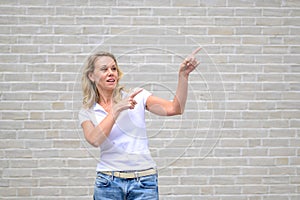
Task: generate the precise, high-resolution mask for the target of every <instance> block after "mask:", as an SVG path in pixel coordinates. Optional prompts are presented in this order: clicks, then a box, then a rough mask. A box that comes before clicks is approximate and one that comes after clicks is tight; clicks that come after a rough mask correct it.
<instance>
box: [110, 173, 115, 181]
mask: <svg viewBox="0 0 300 200" xmlns="http://www.w3.org/2000/svg"><path fill="white" fill-rule="evenodd" d="M114 178H115V172H114V171H112V172H111V180H112V181H113V180H114Z"/></svg>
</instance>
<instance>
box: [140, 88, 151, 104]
mask: <svg viewBox="0 0 300 200" xmlns="http://www.w3.org/2000/svg"><path fill="white" fill-rule="evenodd" d="M141 93H142V95H143V104H144V105H145V106H146V103H147V99H148V97H149V96H151V95H152V93H151V92H149V91H148V90H145V89H143V91H142V92H141Z"/></svg>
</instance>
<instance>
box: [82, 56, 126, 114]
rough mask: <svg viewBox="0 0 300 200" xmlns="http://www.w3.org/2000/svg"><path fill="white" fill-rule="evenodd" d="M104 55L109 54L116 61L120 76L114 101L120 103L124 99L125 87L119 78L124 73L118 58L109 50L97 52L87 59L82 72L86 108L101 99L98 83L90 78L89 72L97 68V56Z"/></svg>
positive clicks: (84, 105)
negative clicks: (123, 91) (121, 84)
mask: <svg viewBox="0 0 300 200" xmlns="http://www.w3.org/2000/svg"><path fill="white" fill-rule="evenodd" d="M103 56H108V57H110V58H112V59H113V60H114V61H115V63H116V67H117V72H118V76H119V78H118V82H117V87H116V88H115V90H114V93H113V102H114V103H118V102H119V101H120V100H121V99H122V94H121V91H122V90H123V87H122V86H120V85H119V80H120V79H121V77H122V76H123V73H122V71H121V70H120V68H119V66H118V63H117V59H116V58H115V56H114V55H113V54H111V53H108V52H99V53H95V54H92V55H90V56H89V57H88V59H87V61H86V62H85V65H84V68H83V72H82V79H81V84H82V92H83V107H84V108H86V109H89V108H91V107H92V106H93V105H94V104H95V103H96V102H98V101H99V99H100V94H99V91H98V89H97V87H96V84H95V83H94V82H93V81H91V80H90V78H89V74H90V73H93V71H94V69H95V62H96V60H97V58H99V57H103Z"/></svg>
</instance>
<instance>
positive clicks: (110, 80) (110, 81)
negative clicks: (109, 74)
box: [106, 78, 116, 83]
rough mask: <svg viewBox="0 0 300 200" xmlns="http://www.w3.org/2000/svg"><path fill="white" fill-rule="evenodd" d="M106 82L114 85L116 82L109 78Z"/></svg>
mask: <svg viewBox="0 0 300 200" xmlns="http://www.w3.org/2000/svg"><path fill="white" fill-rule="evenodd" d="M106 82H109V83H114V82H116V80H115V79H113V78H110V79H108V80H106Z"/></svg>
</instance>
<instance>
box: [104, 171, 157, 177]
mask: <svg viewBox="0 0 300 200" xmlns="http://www.w3.org/2000/svg"><path fill="white" fill-rule="evenodd" d="M100 173H102V174H106V175H109V176H114V177H118V178H138V177H143V176H149V175H154V174H156V173H157V171H156V169H147V170H143V171H129V172H126V171H125V172H118V171H114V172H111V171H100Z"/></svg>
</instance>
